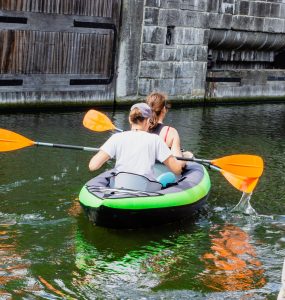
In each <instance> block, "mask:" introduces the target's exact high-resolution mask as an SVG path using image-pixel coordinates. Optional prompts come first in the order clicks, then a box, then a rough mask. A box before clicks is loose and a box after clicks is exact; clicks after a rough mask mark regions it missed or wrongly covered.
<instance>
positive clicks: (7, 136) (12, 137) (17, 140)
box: [0, 128, 99, 152]
mask: <svg viewBox="0 0 285 300" xmlns="http://www.w3.org/2000/svg"><path fill="white" fill-rule="evenodd" d="M30 146H44V147H53V148H64V149H72V150H85V151H99V149H98V148H91V147H82V146H74V145H64V144H51V143H43V142H34V141H32V140H30V139H28V138H26V137H24V136H22V135H20V134H18V133H15V132H13V131H10V130H7V129H2V128H0V152H6V151H13V150H17V149H22V148H26V147H30Z"/></svg>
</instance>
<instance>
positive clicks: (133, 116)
mask: <svg viewBox="0 0 285 300" xmlns="http://www.w3.org/2000/svg"><path fill="white" fill-rule="evenodd" d="M129 119H130V122H131V123H133V124H138V123H141V122H143V121H144V119H145V118H144V117H143V115H142V113H141V111H140V110H139V109H138V108H134V109H132V110H131V111H130V114H129Z"/></svg>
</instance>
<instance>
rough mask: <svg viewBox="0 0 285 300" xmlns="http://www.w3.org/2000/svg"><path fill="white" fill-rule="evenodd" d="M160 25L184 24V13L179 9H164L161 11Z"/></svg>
mask: <svg viewBox="0 0 285 300" xmlns="http://www.w3.org/2000/svg"><path fill="white" fill-rule="evenodd" d="M158 25H159V26H184V20H183V15H182V14H181V11H180V10H177V9H170V10H167V9H162V10H160V11H159V19H158Z"/></svg>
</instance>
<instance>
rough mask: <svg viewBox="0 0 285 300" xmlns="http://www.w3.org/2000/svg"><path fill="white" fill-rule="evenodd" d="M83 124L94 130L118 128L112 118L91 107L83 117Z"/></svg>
mask: <svg viewBox="0 0 285 300" xmlns="http://www.w3.org/2000/svg"><path fill="white" fill-rule="evenodd" d="M83 125H84V126H85V127H86V128H88V129H91V130H94V131H99V132H102V131H107V130H116V127H115V126H114V124H113V123H112V122H111V120H110V119H109V118H108V117H107V116H106V115H105V114H103V113H101V112H99V111H97V110H94V109H90V110H89V111H88V112H87V113H86V115H85V116H84V119H83Z"/></svg>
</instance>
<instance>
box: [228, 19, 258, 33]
mask: <svg viewBox="0 0 285 300" xmlns="http://www.w3.org/2000/svg"><path fill="white" fill-rule="evenodd" d="M253 27H254V18H253V17H248V16H233V20H232V29H235V30H243V31H248V30H250V29H251V28H253Z"/></svg>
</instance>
